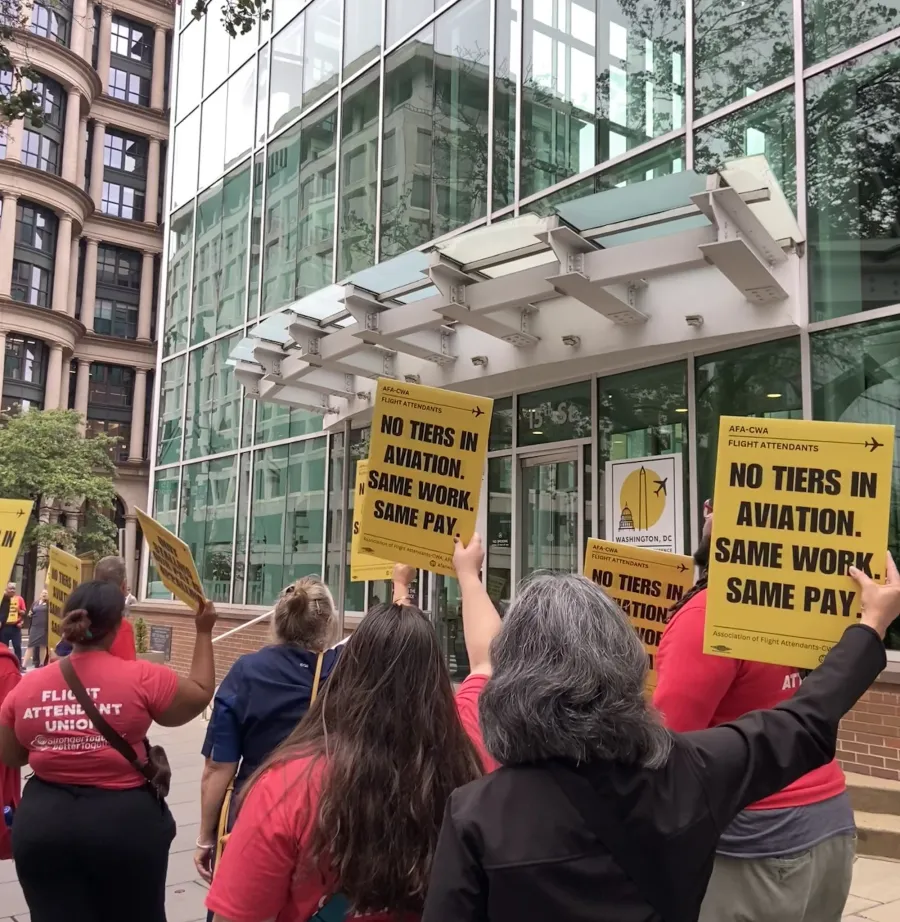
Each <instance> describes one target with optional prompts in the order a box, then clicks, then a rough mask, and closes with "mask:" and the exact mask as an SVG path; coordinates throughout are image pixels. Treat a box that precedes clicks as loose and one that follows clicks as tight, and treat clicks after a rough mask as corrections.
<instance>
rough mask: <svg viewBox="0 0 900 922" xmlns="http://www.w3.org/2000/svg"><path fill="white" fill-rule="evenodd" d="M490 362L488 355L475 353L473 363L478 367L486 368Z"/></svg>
mask: <svg viewBox="0 0 900 922" xmlns="http://www.w3.org/2000/svg"><path fill="white" fill-rule="evenodd" d="M487 363H488V358H487V356H486V355H473V356H472V364H473V365H474V366H475V367H476V368H484V367H485V366H486V365H487Z"/></svg>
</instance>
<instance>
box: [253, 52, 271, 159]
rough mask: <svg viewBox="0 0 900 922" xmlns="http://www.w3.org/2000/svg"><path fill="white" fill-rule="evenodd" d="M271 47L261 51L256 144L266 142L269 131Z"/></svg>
mask: <svg viewBox="0 0 900 922" xmlns="http://www.w3.org/2000/svg"><path fill="white" fill-rule="evenodd" d="M269 47H270V46H269V45H265V46H264V47H262V48H261V49H260V51H259V73H258V74H257V76H256V143H257V144H259V143H260V142H261V141H265V139H266V134H267V133H268V130H269Z"/></svg>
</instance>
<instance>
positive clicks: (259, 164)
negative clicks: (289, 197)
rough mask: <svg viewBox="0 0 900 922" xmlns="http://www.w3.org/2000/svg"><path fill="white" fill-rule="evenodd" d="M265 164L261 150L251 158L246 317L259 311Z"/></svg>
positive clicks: (251, 316)
mask: <svg viewBox="0 0 900 922" xmlns="http://www.w3.org/2000/svg"><path fill="white" fill-rule="evenodd" d="M265 169H266V164H265V159H264V158H263V152H262V151H260V152H259V153H258V154H257V155H256V157H254V159H253V214H252V217H251V229H250V291H249V304H248V306H247V317H248V318H249V319H251V320H252V319H254V318H255V317H256V316H257V314H258V313H259V268H260V258H261V254H262V191H263V173H264V172H265Z"/></svg>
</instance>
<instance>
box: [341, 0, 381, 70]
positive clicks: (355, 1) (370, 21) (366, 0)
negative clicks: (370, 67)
mask: <svg viewBox="0 0 900 922" xmlns="http://www.w3.org/2000/svg"><path fill="white" fill-rule="evenodd" d="M380 50H381V4H380V3H372V0H344V73H343V76H344V78H345V79H346V78H347V77H350V76H352V75H353V74H355V73H356V72H357V71H358V70H360V69H361V68H363V67H365V65H366V64H368V63H369V61H372V60H374V59H375V58H376V57H377V56H378V52H379V51H380Z"/></svg>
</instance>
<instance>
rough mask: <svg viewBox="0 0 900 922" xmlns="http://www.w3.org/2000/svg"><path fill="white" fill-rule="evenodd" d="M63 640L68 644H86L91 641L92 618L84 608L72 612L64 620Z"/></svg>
mask: <svg viewBox="0 0 900 922" xmlns="http://www.w3.org/2000/svg"><path fill="white" fill-rule="evenodd" d="M61 633H62V638H63V640H65V641H68V643H84V642H85V641H86V640H90V639H91V618H90V615H88V613H87V610H86V609H84V608H76V609H75V610H74V611H70V612H69V613H68V614H67V615H66V616H65V618H63V620H62V628H61Z"/></svg>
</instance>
